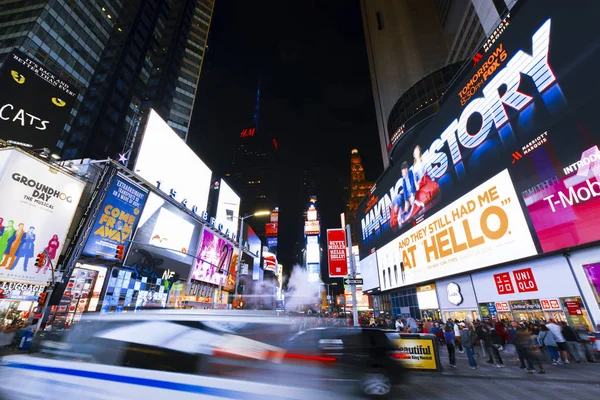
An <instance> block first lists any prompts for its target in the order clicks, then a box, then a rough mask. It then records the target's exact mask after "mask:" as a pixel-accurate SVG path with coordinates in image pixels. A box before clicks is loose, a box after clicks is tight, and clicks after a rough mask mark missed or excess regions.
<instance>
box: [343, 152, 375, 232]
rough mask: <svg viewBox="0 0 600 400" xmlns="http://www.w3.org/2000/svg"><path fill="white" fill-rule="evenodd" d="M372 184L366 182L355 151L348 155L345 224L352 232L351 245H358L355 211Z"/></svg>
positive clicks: (359, 159)
mask: <svg viewBox="0 0 600 400" xmlns="http://www.w3.org/2000/svg"><path fill="white" fill-rule="evenodd" d="M373 185H374V182H371V181H367V180H366V177H365V169H364V167H363V163H362V159H361V158H360V154H358V150H357V149H353V150H352V152H351V153H350V191H349V193H348V199H349V200H348V203H347V213H346V214H347V215H346V223H348V224H350V227H351V230H352V243H358V242H357V237H356V226H355V224H356V210H357V209H358V205H359V204H360V203H361V201H362V200H363V198H364V197H365V196H366V195H368V194H369V190H371V188H372V187H373Z"/></svg>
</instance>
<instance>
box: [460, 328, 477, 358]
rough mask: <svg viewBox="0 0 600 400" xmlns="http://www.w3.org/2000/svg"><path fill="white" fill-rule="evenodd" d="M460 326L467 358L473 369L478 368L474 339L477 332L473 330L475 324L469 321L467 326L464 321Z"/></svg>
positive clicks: (461, 339) (461, 338)
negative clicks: (474, 352)
mask: <svg viewBox="0 0 600 400" xmlns="http://www.w3.org/2000/svg"><path fill="white" fill-rule="evenodd" d="M459 326H460V341H461V342H462V345H463V348H464V349H465V353H467V358H468V359H469V367H471V369H477V362H475V356H474V355H473V341H474V340H473V339H475V332H474V331H473V325H472V324H471V323H470V322H469V324H468V325H467V326H465V324H464V322H461V323H460V324H459Z"/></svg>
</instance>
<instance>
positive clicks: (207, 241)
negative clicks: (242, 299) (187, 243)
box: [192, 228, 235, 286]
mask: <svg viewBox="0 0 600 400" xmlns="http://www.w3.org/2000/svg"><path fill="white" fill-rule="evenodd" d="M233 253H234V247H233V244H232V243H230V242H228V241H226V240H224V239H222V238H221V237H219V236H218V235H216V234H214V233H212V232H211V231H210V230H208V229H206V228H205V229H204V231H203V232H202V239H201V241H200V244H199V246H198V255H197V256H196V259H195V260H194V267H193V270H192V279H195V280H197V281H202V282H207V283H212V284H213V285H219V284H220V285H226V284H227V285H228V286H233V285H235V280H234V282H233V284H231V285H230V284H229V283H228V282H227V276H228V275H229V267H230V266H231V260H232V257H233Z"/></svg>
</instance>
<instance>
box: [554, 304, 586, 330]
mask: <svg viewBox="0 0 600 400" xmlns="http://www.w3.org/2000/svg"><path fill="white" fill-rule="evenodd" d="M560 300H561V302H562V304H563V305H564V308H565V311H566V319H567V320H568V322H569V323H570V325H571V326H572V327H573V328H574V329H575V330H580V331H593V329H592V323H591V322H590V317H589V315H588V312H587V310H586V309H585V306H584V305H583V302H582V301H581V297H579V296H576V297H564V298H562V299H560ZM564 314H565V313H563V315H564Z"/></svg>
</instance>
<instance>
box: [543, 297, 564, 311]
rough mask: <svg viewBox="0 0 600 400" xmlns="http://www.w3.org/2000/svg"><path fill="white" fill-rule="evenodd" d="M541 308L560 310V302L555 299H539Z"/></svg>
mask: <svg viewBox="0 0 600 400" xmlns="http://www.w3.org/2000/svg"><path fill="white" fill-rule="evenodd" d="M540 303H541V304H542V310H560V303H559V302H558V300H557V299H547V300H546V299H541V300H540Z"/></svg>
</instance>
